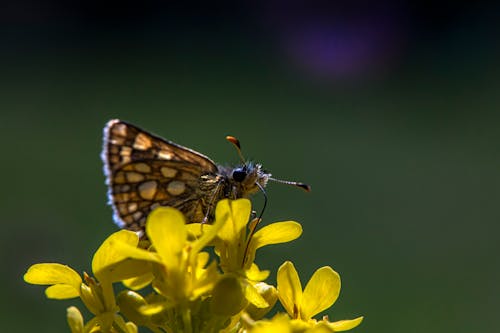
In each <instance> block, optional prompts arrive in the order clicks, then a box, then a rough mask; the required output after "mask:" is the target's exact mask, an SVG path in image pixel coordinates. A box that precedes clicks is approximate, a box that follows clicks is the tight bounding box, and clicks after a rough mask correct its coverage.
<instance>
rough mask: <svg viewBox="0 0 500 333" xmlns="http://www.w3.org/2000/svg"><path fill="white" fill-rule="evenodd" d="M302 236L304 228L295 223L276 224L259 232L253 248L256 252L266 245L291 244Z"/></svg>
mask: <svg viewBox="0 0 500 333" xmlns="http://www.w3.org/2000/svg"><path fill="white" fill-rule="evenodd" d="M301 234H302V226H301V225H300V224H299V223H297V222H294V221H286V222H276V223H272V224H269V225H266V226H265V227H263V228H261V229H260V230H259V231H257V232H256V233H255V234H254V235H253V238H252V243H251V246H252V247H253V248H255V249H256V250H257V249H258V248H260V247H262V246H264V245H270V244H279V243H286V242H290V241H292V240H294V239H297V238H298V237H299V236H300V235H301Z"/></svg>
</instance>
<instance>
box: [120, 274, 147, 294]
mask: <svg viewBox="0 0 500 333" xmlns="http://www.w3.org/2000/svg"><path fill="white" fill-rule="evenodd" d="M153 279H154V275H153V273H151V272H148V273H146V274H144V275H141V276H137V277H134V278H130V279H126V280H123V281H122V282H123V284H124V285H125V287H127V288H128V289H132V290H139V289H142V288H145V287H146V286H147V285H149V284H150V283H151V281H153Z"/></svg>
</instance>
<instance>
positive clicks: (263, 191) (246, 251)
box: [241, 183, 267, 267]
mask: <svg viewBox="0 0 500 333" xmlns="http://www.w3.org/2000/svg"><path fill="white" fill-rule="evenodd" d="M255 184H256V185H257V186H258V187H259V189H260V191H261V192H262V194H263V195H264V205H263V206H262V210H261V211H260V214H259V217H258V218H257V222H255V223H254V224H253V225H252V227H251V229H250V234H249V235H248V240H247V245H246V246H245V252H244V253H243V262H242V263H241V266H242V267H243V266H245V262H246V259H247V254H248V248H249V246H250V242H251V241H252V237H253V235H254V234H255V231H256V230H257V224H259V222H260V221H261V220H262V216H263V215H264V211H265V210H266V206H267V193H266V190H265V189H264V188H263V187H262V185H260V184H259V183H255Z"/></svg>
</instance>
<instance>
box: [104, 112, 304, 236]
mask: <svg viewBox="0 0 500 333" xmlns="http://www.w3.org/2000/svg"><path fill="white" fill-rule="evenodd" d="M226 139H227V140H228V141H230V142H231V143H233V144H234V145H235V146H236V148H237V149H238V153H239V155H240V158H241V160H242V164H241V165H238V166H236V167H227V166H221V165H217V164H215V163H214V162H213V161H212V160H211V159H210V158H208V157H207V156H205V155H203V154H200V153H198V152H196V151H194V150H192V149H189V148H186V147H183V146H181V145H178V144H176V143H174V142H171V141H168V140H165V139H163V138H161V137H158V136H156V135H154V134H151V133H149V132H147V131H144V130H142V129H140V128H139V127H137V126H135V125H132V124H130V123H127V122H125V121H122V120H118V119H113V120H110V121H109V122H108V123H107V124H106V126H105V127H104V146H103V151H102V154H101V158H102V160H103V162H104V173H105V175H106V184H107V186H108V197H109V203H110V205H111V206H112V208H113V213H114V214H113V218H114V220H115V222H116V223H117V224H118V226H119V227H121V228H125V229H129V230H133V231H139V232H143V231H144V227H145V223H146V218H147V216H148V214H149V213H150V212H151V211H152V210H153V209H155V208H156V207H159V206H170V207H175V208H177V209H179V210H180V211H181V212H182V213H183V214H184V215H185V216H186V219H187V222H188V223H197V222H198V223H211V222H212V221H213V220H214V215H215V205H216V204H217V202H218V201H219V200H221V199H224V198H229V199H237V198H247V197H249V196H250V195H252V194H254V193H256V192H258V191H262V192H263V193H264V194H265V192H264V188H265V187H266V185H267V182H268V181H269V180H273V181H277V182H281V183H286V184H291V185H295V186H298V187H301V188H303V189H305V190H306V191H309V190H310V187H309V186H308V185H306V184H303V183H298V182H290V181H283V180H278V179H274V178H271V174H270V173H268V172H267V171H265V170H264V169H263V168H262V165H261V164H258V163H252V162H245V161H244V159H243V156H242V154H241V150H240V144H239V141H238V140H237V139H236V138H234V137H232V136H228V137H227V138H226Z"/></svg>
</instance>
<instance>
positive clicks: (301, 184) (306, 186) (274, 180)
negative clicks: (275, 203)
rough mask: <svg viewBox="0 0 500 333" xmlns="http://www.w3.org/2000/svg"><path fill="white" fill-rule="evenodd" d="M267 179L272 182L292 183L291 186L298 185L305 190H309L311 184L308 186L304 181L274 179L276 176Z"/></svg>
mask: <svg viewBox="0 0 500 333" xmlns="http://www.w3.org/2000/svg"><path fill="white" fill-rule="evenodd" d="M269 180H272V181H273V182H276V183H281V184H287V185H293V186H296V187H300V188H301V189H303V190H304V191H306V192H311V186H309V185H307V184H304V183H300V182H292V181H289V180H281V179H276V178H271V177H269Z"/></svg>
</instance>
